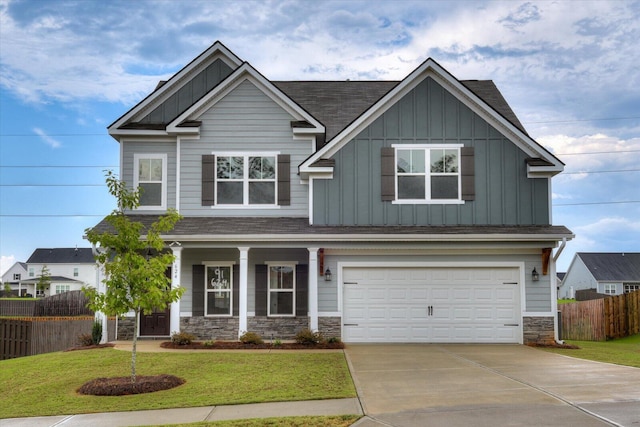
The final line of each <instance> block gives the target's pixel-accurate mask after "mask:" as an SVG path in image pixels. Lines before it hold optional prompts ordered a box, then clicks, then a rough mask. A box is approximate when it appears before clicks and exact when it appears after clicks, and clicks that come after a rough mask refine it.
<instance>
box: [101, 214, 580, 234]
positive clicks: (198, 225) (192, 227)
mask: <svg viewBox="0 0 640 427" xmlns="http://www.w3.org/2000/svg"><path fill="white" fill-rule="evenodd" d="M128 216H129V218H130V219H131V220H133V221H137V222H141V223H142V224H144V225H145V226H149V225H150V224H151V223H152V222H154V221H155V220H157V218H158V217H157V216H156V215H139V214H136V215H128ZM109 228H110V226H109V224H108V223H107V222H106V221H105V220H102V221H101V222H100V223H99V224H98V225H96V226H95V230H96V231H98V232H104V231H107V230H109ZM167 234H168V235H171V236H175V237H176V238H179V237H180V236H185V237H186V236H194V235H195V236H204V237H208V238H209V240H216V238H217V237H219V236H230V235H233V236H243V235H244V236H260V235H274V236H283V235H288V236H294V235H299V236H301V237H304V236H308V238H309V240H313V239H314V238H319V239H320V238H323V237H326V236H332V235H345V234H349V235H359V236H361V237H367V236H374V235H375V236H383V235H388V236H392V235H402V236H409V235H411V236H413V238H418V239H419V237H420V236H425V239H426V238H427V237H432V236H434V235H442V236H452V237H453V236H456V235H458V236H465V235H485V236H487V237H489V236H491V235H519V236H522V235H530V236H532V237H535V236H540V237H541V238H544V237H545V236H554V237H557V236H563V235H564V236H571V231H569V230H568V229H567V228H566V227H564V226H553V225H543V226H400V225H397V226H394V225H384V226H332V225H309V219H308V218H288V217H282V218H278V217H251V218H246V217H184V218H183V219H181V220H180V221H178V223H177V224H176V226H175V227H174V229H173V230H172V231H170V232H169V233H167ZM404 238H407V237H404ZM225 240H228V239H225ZM381 240H382V239H381Z"/></svg>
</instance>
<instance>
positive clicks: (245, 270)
mask: <svg viewBox="0 0 640 427" xmlns="http://www.w3.org/2000/svg"><path fill="white" fill-rule="evenodd" d="M238 250H239V251H240V280H239V282H240V289H239V290H238V296H239V298H240V301H239V311H240V312H239V313H238V314H239V319H238V338H240V336H242V334H243V333H245V332H247V330H248V326H247V289H248V288H249V285H248V278H249V248H248V247H239V248H238Z"/></svg>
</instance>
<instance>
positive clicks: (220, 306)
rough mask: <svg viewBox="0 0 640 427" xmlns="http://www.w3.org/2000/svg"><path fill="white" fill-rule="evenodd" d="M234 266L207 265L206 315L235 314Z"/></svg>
mask: <svg viewBox="0 0 640 427" xmlns="http://www.w3.org/2000/svg"><path fill="white" fill-rule="evenodd" d="M232 274H233V268H232V265H231V264H216V265H207V266H206V268H205V300H204V301H205V304H204V310H205V311H204V314H205V316H231V315H232V314H233V312H232V310H233V277H232Z"/></svg>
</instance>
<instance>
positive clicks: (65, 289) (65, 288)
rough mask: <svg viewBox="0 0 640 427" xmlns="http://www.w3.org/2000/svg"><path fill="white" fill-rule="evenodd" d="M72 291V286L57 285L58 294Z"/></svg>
mask: <svg viewBox="0 0 640 427" xmlns="http://www.w3.org/2000/svg"><path fill="white" fill-rule="evenodd" d="M70 290H71V286H70V285H56V294H61V293H63V292H69V291H70Z"/></svg>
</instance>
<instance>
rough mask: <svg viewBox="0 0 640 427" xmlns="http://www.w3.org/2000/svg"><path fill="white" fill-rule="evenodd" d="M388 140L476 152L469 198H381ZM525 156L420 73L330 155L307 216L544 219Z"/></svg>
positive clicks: (418, 221)
mask: <svg viewBox="0 0 640 427" xmlns="http://www.w3.org/2000/svg"><path fill="white" fill-rule="evenodd" d="M394 144H462V145H463V146H464V147H473V149H474V155H475V159H474V161H475V200H473V201H465V202H464V203H463V204H437V203H434V204H417V205H409V204H393V203H391V202H388V201H387V202H383V201H382V200H381V182H380V181H381V151H382V148H383V147H391V146H392V145H394ZM527 157H528V156H527V155H526V154H525V153H524V152H523V151H522V150H520V149H519V148H518V147H517V146H516V145H515V144H513V143H512V142H511V141H509V139H507V138H506V137H505V136H504V135H502V134H501V133H499V132H498V131H497V130H496V129H495V128H494V127H492V126H491V125H490V124H489V123H487V122H486V121H485V120H483V119H481V118H480V117H479V116H478V115H476V114H475V113H473V112H472V111H471V110H470V109H469V108H468V107H467V106H465V105H464V104H463V103H461V102H460V101H458V100H457V99H456V98H455V97H454V96H453V95H451V94H450V93H449V92H447V91H446V90H445V89H444V88H443V87H442V86H440V85H439V84H438V83H436V82H435V81H434V80H433V79H431V78H427V79H425V80H424V81H422V82H421V83H420V84H418V86H416V87H415V88H414V89H413V90H412V91H411V92H409V93H408V94H407V95H405V96H404V97H403V98H402V99H401V100H400V101H399V102H398V103H396V104H395V105H393V106H392V107H391V108H389V109H388V110H387V111H386V112H385V113H383V114H382V115H381V116H380V117H379V118H378V119H376V120H375V121H374V122H373V123H372V124H371V125H370V126H368V127H367V128H366V129H365V130H363V131H362V132H361V133H360V134H359V135H358V136H357V137H356V138H354V139H353V140H351V141H350V142H349V143H347V144H346V145H345V146H344V147H343V148H342V149H341V150H340V151H339V152H338V153H336V154H335V155H334V156H333V159H335V162H336V163H335V169H334V176H333V179H329V180H325V179H316V180H314V181H313V222H314V224H319V225H324V224H330V225H516V224H520V225H543V224H549V198H548V191H549V189H548V181H547V179H542V178H539V179H529V178H527V169H526V163H525V160H526V159H527Z"/></svg>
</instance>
